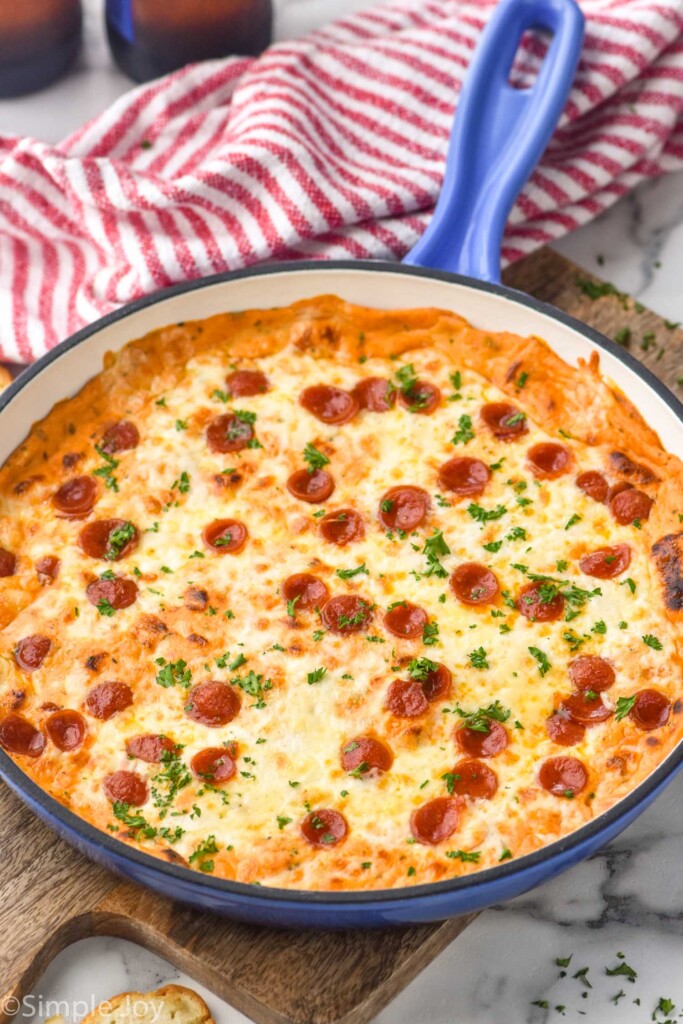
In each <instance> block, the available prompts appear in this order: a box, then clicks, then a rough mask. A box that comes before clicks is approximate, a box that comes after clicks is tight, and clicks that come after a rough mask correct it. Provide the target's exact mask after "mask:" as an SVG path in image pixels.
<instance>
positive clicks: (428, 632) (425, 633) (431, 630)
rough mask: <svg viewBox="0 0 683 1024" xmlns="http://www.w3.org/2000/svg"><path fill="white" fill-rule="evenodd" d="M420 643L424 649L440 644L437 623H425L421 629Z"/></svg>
mask: <svg viewBox="0 0 683 1024" xmlns="http://www.w3.org/2000/svg"><path fill="white" fill-rule="evenodd" d="M422 643H423V644H424V645H425V647H433V646H434V645H435V644H438V643H440V640H439V624H438V622H427V623H425V625H424V627H423V629H422Z"/></svg>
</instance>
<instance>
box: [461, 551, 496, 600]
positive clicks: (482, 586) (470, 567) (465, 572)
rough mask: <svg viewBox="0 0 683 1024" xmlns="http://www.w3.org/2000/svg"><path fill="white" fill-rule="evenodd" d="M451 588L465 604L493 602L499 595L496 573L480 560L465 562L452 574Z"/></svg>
mask: <svg viewBox="0 0 683 1024" xmlns="http://www.w3.org/2000/svg"><path fill="white" fill-rule="evenodd" d="M451 589H452V591H453V593H454V594H455V596H456V597H457V599H458V600H459V601H462V603H463V604H470V605H479V604H491V602H492V601H495V599H496V598H497V596H498V590H499V586H498V579H497V577H496V575H495V573H493V572H491V570H490V569H487V568H486V566H485V565H480V564H479V562H463V564H462V565H459V566H458V568H457V569H456V570H455V571H454V572H453V574H452V576H451Z"/></svg>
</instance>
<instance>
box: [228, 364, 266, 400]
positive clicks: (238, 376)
mask: <svg viewBox="0 0 683 1024" xmlns="http://www.w3.org/2000/svg"><path fill="white" fill-rule="evenodd" d="M226 383H227V385H228V391H229V392H230V394H231V395H232V397H233V398H251V397H252V396H253V395H265V393H266V391H268V390H269V388H270V385H269V383H268V378H267V377H266V375H265V373H263V372H262V371H261V370H235V371H234V372H233V373H229V374H228V376H227V378H226Z"/></svg>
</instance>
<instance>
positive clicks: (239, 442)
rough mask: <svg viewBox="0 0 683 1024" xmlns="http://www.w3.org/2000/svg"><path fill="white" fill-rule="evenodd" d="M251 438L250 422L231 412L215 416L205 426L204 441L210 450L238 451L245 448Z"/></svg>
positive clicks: (223, 452) (252, 429) (252, 433)
mask: <svg viewBox="0 0 683 1024" xmlns="http://www.w3.org/2000/svg"><path fill="white" fill-rule="evenodd" d="M253 439H254V428H253V427H252V425H251V423H247V422H246V420H242V419H240V418H239V416H236V415H235V414H234V413H231V412H226V413H224V414H223V415H222V416H216V417H215V418H214V419H212V420H211V422H210V423H209V425H208V427H207V428H206V442H207V444H208V446H209V448H210V449H211V451H212V452H221V453H222V454H225V453H227V452H239V451H241V450H242V449H243V448H247V447H248V445H249V442H250V441H253Z"/></svg>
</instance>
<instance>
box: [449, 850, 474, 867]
mask: <svg viewBox="0 0 683 1024" xmlns="http://www.w3.org/2000/svg"><path fill="white" fill-rule="evenodd" d="M446 856H447V857H448V859H449V860H461V861H462V862H463V864H468V863H471V864H476V863H477V861H478V860H479V858H480V857H481V853H479V851H478V850H473V851H472V852H468V851H467V850H447V851H446Z"/></svg>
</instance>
